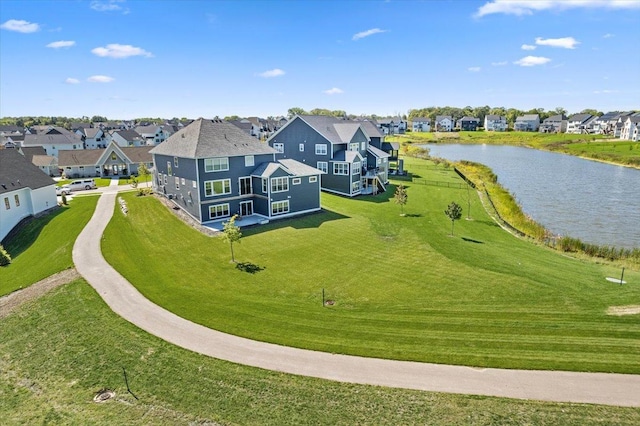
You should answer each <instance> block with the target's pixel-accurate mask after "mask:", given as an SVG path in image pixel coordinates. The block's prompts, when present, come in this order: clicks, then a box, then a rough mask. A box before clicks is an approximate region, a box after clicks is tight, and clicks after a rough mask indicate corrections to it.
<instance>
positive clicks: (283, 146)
mask: <svg viewBox="0 0 640 426" xmlns="http://www.w3.org/2000/svg"><path fill="white" fill-rule="evenodd" d="M370 124H371V123H368V124H363V123H362V122H359V121H351V120H344V119H340V118H336V117H329V116H324V115H297V116H295V117H294V118H292V119H291V120H290V121H289V122H287V124H286V125H285V126H284V127H282V128H281V129H280V130H278V131H277V132H276V133H275V134H274V135H273V136H271V138H269V140H268V141H267V143H268V144H269V145H270V146H272V147H273V148H274V149H275V150H276V151H277V152H278V154H277V155H276V158H291V159H294V160H297V161H300V162H302V163H306V164H309V165H311V166H314V167H315V168H317V169H318V170H321V171H322V172H323V174H322V190H324V191H327V192H333V193H336V194H341V195H346V196H349V197H353V196H356V195H360V194H363V193H369V194H370V193H377V192H379V191H382V192H383V191H385V189H386V187H385V185H386V184H387V181H388V173H389V156H390V155H389V154H388V153H387V152H384V151H383V150H382V149H380V148H377V147H376V146H374V145H373V143H372V142H371V138H374V139H375V140H376V141H378V140H379V141H380V142H377V143H380V146H381V147H384V143H383V139H382V136H383V135H382V134H381V133H382V132H378V133H377V134H374V133H373V132H372V131H371V130H369V131H367V130H366V128H367V126H370ZM369 129H370V127H369ZM370 134H371V135H372V136H369V135H370Z"/></svg>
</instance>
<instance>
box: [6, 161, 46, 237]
mask: <svg viewBox="0 0 640 426" xmlns="http://www.w3.org/2000/svg"><path fill="white" fill-rule="evenodd" d="M56 206H57V199H56V190H55V181H54V180H53V179H51V178H50V177H49V176H47V175H46V174H44V173H42V171H40V169H39V168H38V167H36V166H34V165H33V164H32V163H31V162H30V161H29V160H28V159H27V158H26V157H25V156H24V155H22V154H20V152H19V151H18V150H17V149H3V150H0V241H2V240H3V239H4V238H5V237H6V236H7V234H9V232H10V231H11V230H12V229H13V228H14V227H15V226H16V225H17V224H18V223H20V221H21V220H22V219H24V218H26V217H29V216H34V215H38V214H41V213H43V212H45V211H47V210H49V209H51V208H54V207H56Z"/></svg>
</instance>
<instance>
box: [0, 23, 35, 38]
mask: <svg viewBox="0 0 640 426" xmlns="http://www.w3.org/2000/svg"><path fill="white" fill-rule="evenodd" d="M0 28H2V29H3V30H7V31H16V32H19V33H25V34H26V33H35V32H36V31H39V30H40V25H38V24H36V23H33V22H28V21H23V20H21V19H9V20H8V21H7V22H5V23H4V24H2V25H0Z"/></svg>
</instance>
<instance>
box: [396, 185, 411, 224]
mask: <svg viewBox="0 0 640 426" xmlns="http://www.w3.org/2000/svg"><path fill="white" fill-rule="evenodd" d="M408 198H409V196H408V195H407V188H405V187H404V185H402V184H400V185H398V187H397V188H396V193H395V194H394V195H393V200H394V202H395V203H396V204H399V205H400V216H404V206H405V204H407V199H408Z"/></svg>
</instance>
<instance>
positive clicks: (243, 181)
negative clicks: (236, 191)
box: [240, 177, 251, 195]
mask: <svg viewBox="0 0 640 426" xmlns="http://www.w3.org/2000/svg"><path fill="white" fill-rule="evenodd" d="M247 194H251V177H241V178H240V195H247Z"/></svg>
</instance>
